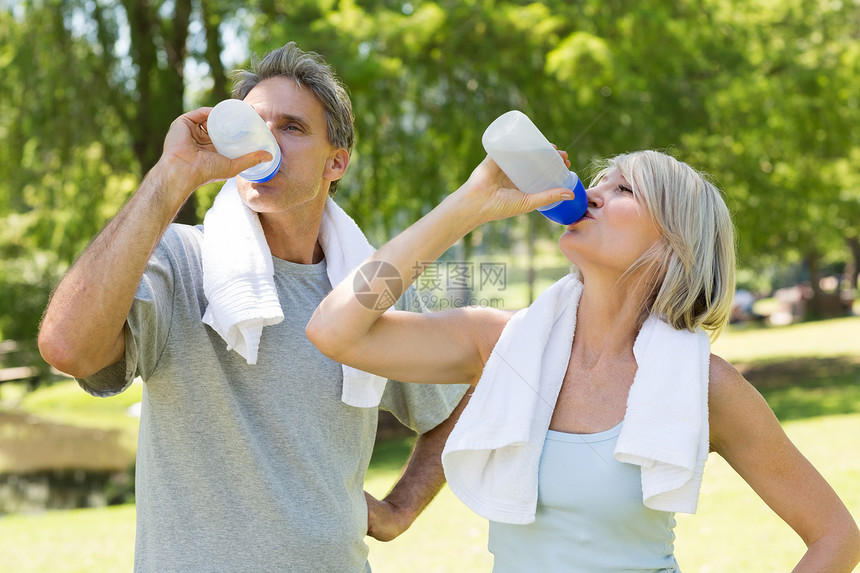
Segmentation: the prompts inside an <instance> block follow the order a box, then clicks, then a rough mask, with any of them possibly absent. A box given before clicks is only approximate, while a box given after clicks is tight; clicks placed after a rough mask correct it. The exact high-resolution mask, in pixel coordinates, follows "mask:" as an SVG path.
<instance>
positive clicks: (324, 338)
mask: <svg viewBox="0 0 860 573" xmlns="http://www.w3.org/2000/svg"><path fill="white" fill-rule="evenodd" d="M305 335H306V336H307V337H308V340H310V341H311V343H312V344H313V345H314V346H316V347H317V350H319V351H320V352H322V353H323V354H324V355H326V356H328V357H329V358H331V359H332V360H336V361H338V362H340V361H341V359H342V358H343V354H344V352H345V351H346V349H347V346H348V345H347V344H344V342H345V341H344V339H343V337H342V336H338V333H337V332H336V328H334V325H332V324H330V321H329V320H327V319H326V318H325V317H323V316H321V313H320V311H319V310H317V311H315V312H314V314H313V316H311V319H310V321H308V324H307V326H305Z"/></svg>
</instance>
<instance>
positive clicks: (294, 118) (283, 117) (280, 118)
mask: <svg viewBox="0 0 860 573" xmlns="http://www.w3.org/2000/svg"><path fill="white" fill-rule="evenodd" d="M275 119H276V121H277V122H278V123H279V124H284V123H298V124H299V125H300V126H302V128H304V129H309V128H310V122H308V120H307V119H305V118H304V117H302V116H300V115H292V114H290V113H279V114H277V115H276V116H275Z"/></svg>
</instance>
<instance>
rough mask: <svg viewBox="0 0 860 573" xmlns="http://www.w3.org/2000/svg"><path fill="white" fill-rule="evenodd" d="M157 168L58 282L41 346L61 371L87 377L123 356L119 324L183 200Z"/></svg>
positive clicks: (44, 321)
mask: <svg viewBox="0 0 860 573" xmlns="http://www.w3.org/2000/svg"><path fill="white" fill-rule="evenodd" d="M168 184H169V181H168V180H167V178H166V176H165V174H164V171H163V170H160V169H159V167H158V166H156V167H155V168H154V169H153V170H152V171H150V173H149V174H147V176H146V178H145V179H144V181H143V182H142V183H141V185H140V187H139V188H138V190H137V192H136V193H135V194H134V195H133V196H132V198H131V199H130V200H129V202H128V203H127V204H126V205H125V207H123V209H122V210H121V211H120V213H119V214H118V215H117V216H116V217H115V218H114V219H113V220H112V221H111V222H110V223H108V225H107V226H106V227H105V228H104V229H103V230H102V232H101V233H100V234H99V235H98V236H97V237H96V238H95V239H94V240H93V242H92V243H91V244H90V246H89V247H87V249H86V251H84V253H83V254H82V255H81V256H80V258H79V259H78V260H77V262H75V264H74V265H73V267H72V268H71V269H70V270H69V272H68V274H67V275H66V276H65V277H64V278H63V280H62V281H61V282H60V285H59V286H58V287H57V290H56V291H55V292H54V294H53V296H52V298H51V302H50V304H49V305H48V308H47V310H46V312H45V317H44V320H43V322H42V326H41V330H40V333H39V347H40V349H41V351H42V354H43V356H44V357H45V359H46V360H47V361H48V362H49V363H51V364H53V365H54V366H56V367H57V368H59V369H60V370H62V371H64V372H67V373H69V374H73V375H75V376H78V377H86V376H89V375H91V374H94V373H95V372H98V371H99V370H101V369H102V368H104V367H105V366H108V365H110V364H113V363H114V362H116V361H117V360H119V359H120V358H121V357H122V351H123V348H124V346H123V340H124V337H123V326H124V324H125V320H126V317H127V316H128V312H129V310H130V308H131V304H132V301H133V299H134V294H135V292H136V290H137V286H138V283H139V282H140V278H141V276H142V275H143V271H144V270H145V268H146V264H147V261H148V260H149V257H150V255H151V254H152V251H153V250H154V248H155V245H157V244H158V241H159V239H160V238H161V236H162V234H163V233H164V230H165V229H166V228H167V226H168V225H169V224H170V222H171V220H172V219H173V217H174V216H175V214H176V212H177V211H178V209H179V207H181V205H182V202H181V201H179V200H177V199H175V198H174V199H172V200H171V199H168V198H167V197H170V195H169V194H168V193H165V192H164V187H165V186H166V185H168Z"/></svg>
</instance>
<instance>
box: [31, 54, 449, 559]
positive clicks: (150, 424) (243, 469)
mask: <svg viewBox="0 0 860 573" xmlns="http://www.w3.org/2000/svg"><path fill="white" fill-rule="evenodd" d="M255 68H256V69H255V70H253V71H250V72H249V71H246V72H240V73H239V74H238V75H237V82H236V86H235V88H234V97H237V98H239V99H244V100H245V101H246V102H248V103H250V104H251V105H252V106H253V107H254V108H255V110H256V111H257V113H259V114H260V116H261V117H262V118H263V119H264V120H265V122H266V123H267V125H268V126H269V128H270V129H271V130H272V131H273V133H274V134H275V138H276V140H277V141H278V144H279V146H280V148H281V152H282V163H281V168H280V170H279V172H278V173H277V175H276V176H275V177H274V178H273V179H271V180H270V181H267V182H265V183H251V182H249V181H246V180H244V179H242V178H241V177H237V178H236V186H237V188H238V193H239V195H240V197H241V200H242V202H243V203H244V204H245V205H246V206H247V207H248V208H250V209H251V211H253V212H255V213H256V214H257V216H258V218H259V222H260V225H261V226H262V231H263V233H264V236H265V243H266V244H267V245H268V248H269V250H270V251H271V255H272V257H271V259H272V263H273V266H274V282H275V284H276V285H277V291H278V298H279V300H280V305H281V308H282V309H283V315H284V320H283V321H282V322H280V323H278V324H274V325H270V326H266V327H265V329H264V331H263V334H262V339H261V342H260V348H259V359H258V360H257V361H256V362H257V363H256V364H254V365H251V364H249V363H248V362H247V361H246V360H245V359H244V358H243V357H242V356H239V355H238V354H237V353H236V352H235V351H233V350H229V349H228V348H227V347H226V345H225V343H224V340H222V339H221V338H220V337H219V335H218V334H217V333H216V332H215V331H214V330H213V329H212V328H210V327H209V326H207V325H206V324H204V323H203V316H204V313H205V312H206V309H207V305H208V303H209V302H211V301H207V298H206V296H205V294H204V286H203V285H204V279H203V276H204V273H203V264H202V260H203V254H202V253H203V251H204V246H203V245H204V238H205V234H204V232H203V228H202V227H188V226H183V225H170V222H171V220H172V219H173V217H174V216H175V214H176V213H177V211H178V210H179V208H180V207H181V205H182V204H183V202H184V201H185V200H186V199H187V198H188V196H189V195H190V194H191V193H192V192H193V191H194V190H195V189H196V188H198V187H199V186H201V185H203V184H205V183H208V182H211V181H217V180H222V179H225V178H229V177H233V176H235V175H236V174H237V173H240V172H241V171H243V170H244V169H247V168H249V167H251V166H252V165H255V164H257V163H260V162H261V161H267V160H269V159H270V156H269V154H268V153H267V152H255V153H251V154H248V155H246V156H243V157H240V158H237V159H232V160H231V159H227V158H226V157H223V156H221V155H219V154H217V153H216V152H215V149H214V147H213V146H212V144H211V141H210V139H209V137H208V135H207V133H206V129H205V126H206V121H207V117H208V114H209V109H208V108H201V109H197V110H195V111H192V112H189V113H186V114H184V115H183V116H181V117H179V118H178V119H177V120H175V121H174V122H173V124H172V125H171V128H170V130H169V132H168V134H167V136H166V139H165V143H164V152H163V155H162V156H161V158H160V159H159V161H158V163H157V164H156V165H155V167H154V168H153V169H152V170H151V171H150V172H149V173H148V174H147V175H146V177H145V178H144V180H143V182H142V183H141V185H140V187H139V188H138V190H137V192H136V193H135V194H134V195H133V196H132V198H131V199H130V200H129V202H128V204H127V205H126V206H125V207H124V208H123V209H122V210H121V211H120V213H119V214H118V215H117V216H116V218H115V219H114V220H113V221H111V222H110V223H109V224H108V225H107V226H106V228H105V229H104V230H103V231H102V233H101V234H100V235H99V236H98V237H96V239H95V240H94V241H93V243H92V244H91V245H90V247H88V249H87V250H86V251H85V252H84V253H83V255H82V256H81V257H80V259H79V260H78V261H77V262H76V264H75V265H74V266H73V267H72V269H71V270H70V271H69V273H68V274H67V276H66V277H65V278H64V279H63V280H62V282H61V283H60V285H59V287H58V288H57V290H56V292H55V293H54V296H53V298H52V300H51V303H50V304H49V305H48V309H47V311H46V314H45V317H44V320H43V324H42V328H41V332H40V336H39V347H40V349H41V352H42V354H43V356H44V357H45V359H46V360H47V361H48V362H49V363H51V364H53V365H54V366H56V367H57V368H58V369H60V370H62V371H64V372H68V373H69V374H72V375H74V376H75V377H77V378H78V380H79V383H80V385H81V386H82V387H83V388H84V389H85V390H87V391H89V392H91V393H93V394H96V395H112V394H115V393H117V392H120V391H122V390H124V389H125V388H127V387H128V385H129V384H130V383H131V382H132V380H133V379H134V378H135V377H136V376H140V377H142V379H143V380H144V382H145V385H144V393H143V411H142V416H141V424H140V441H139V447H138V462H137V479H136V482H135V483H136V486H137V492H136V494H137V506H138V507H137V514H138V518H137V519H138V524H137V525H138V527H137V539H136V547H135V569H136V570H137V571H159V572H163V571H337V572H348V571H364V570H365V569H369V566H368V564H367V546H366V545H365V544H364V542H363V537H364V535H365V533H369V534H370V535H373V536H374V537H377V538H379V539H383V540H388V539H392V538H394V537H396V536H397V535H398V534H399V533H401V532H402V531H404V530H405V529H406V528H407V527H408V526H409V525H410V524H411V522H412V521H413V520H414V519H415V517H417V515H418V513H419V512H420V511H421V510H422V509H423V507H424V506H426V504H427V503H429V501H430V499H432V497H433V495H435V493H436V492H437V491H438V490H439V488H440V487H441V485H442V483H443V482H444V477H443V475H442V470H441V464H440V460H439V458H440V453H441V450H442V447H443V446H444V441H445V439H446V438H447V435H448V433H449V432H450V430H451V427H452V426H453V423H454V421H455V420H456V417H457V416H458V415H459V411H460V409H461V408H462V405H459V406H458V403H459V402H460V400H461V398H462V396H463V394H464V392H465V388H464V387H461V386H458V387H453V388H451V389H448V388H445V387H435V386H434V387H420V388H419V389H418V390H412V389H411V388H408V387H406V386H407V385H402V384H399V383H396V382H388V384H387V386H386V390H385V395H384V396H383V398H382V405H381V407H385V408H388V409H391V410H392V411H393V412H394V413H395V414H396V415H397V416H398V417H399V418H400V419H401V420H402V421H405V422H406V423H407V424H408V425H410V426H411V427H412V428H413V429H415V430H416V431H418V432H419V433H421V435H420V436H419V438H418V440H417V442H416V447H415V449H414V451H413V455H412V457H411V459H410V462H409V464H408V466H407V468H406V470H405V472H404V475H403V477H402V478H401V480H400V481H399V482H398V483H397V484H396V485H395V487H394V489H393V490H392V491H391V493H389V495H388V496H386V498H385V499H384V500H382V501H379V500H376V499H374V498H372V497H371V496H369V495H367V496H366V494H364V492H363V482H364V475H365V472H366V470H367V466H368V462H369V458H370V453H371V451H372V448H373V442H374V436H375V428H376V416H377V409H376V408H375V407H370V408H355V407H351V406H348V405H346V404H345V403H344V402H343V401H342V400H341V386H342V381H343V370H342V367H341V366H340V365H338V364H336V363H334V362H332V361H330V360H328V359H327V358H325V357H324V356H323V355H322V354H320V353H319V352H318V351H316V349H315V348H314V347H313V346H312V345H311V344H310V342H309V341H308V340H307V338H306V336H305V333H304V329H305V325H306V323H307V321H308V319H309V318H310V315H311V313H312V312H313V310H314V308H316V305H317V304H318V303H319V301H320V300H322V298H323V297H324V296H325V294H326V293H327V292H328V291H329V290H331V284H330V281H329V278H328V276H327V268H326V258H327V257H326V256H325V253H324V250H323V247H322V246H321V244H320V241H319V240H318V239H319V234H320V229H321V221H322V220H323V212H324V211H325V209H326V201H327V198H328V194H329V191H330V190H332V189H333V188H334V187H335V185H336V182H337V180H338V179H340V178H341V176H343V174H344V172H345V171H346V169H347V166H348V164H349V153H350V151H351V148H352V144H353V140H354V136H353V116H352V109H351V104H350V102H349V98H348V96H347V95H346V92H345V90H344V89H343V87H342V86H341V84H340V83H339V80H338V79H337V78H336V76H335V75H334V73H333V72H332V71H331V69H330V68H329V67H328V66H327V65H326V64H325V63H324V62H323V61H322V59H321V58H320V57H319V56H318V55H316V54H313V53H305V52H303V51H301V50H300V49H298V48H297V47H296V46H295V44H293V43H290V44H287V45H286V46H284V47H282V48H280V49H278V50H275V51H273V52H271V53H270V54H268V55H267V56H266V57H265V58H264V59H263V60H262V61H261V62H259V63H255ZM267 256H268V254H267ZM464 400H465V399H464ZM452 411H454V414H453V415H452ZM449 415H450V416H449Z"/></svg>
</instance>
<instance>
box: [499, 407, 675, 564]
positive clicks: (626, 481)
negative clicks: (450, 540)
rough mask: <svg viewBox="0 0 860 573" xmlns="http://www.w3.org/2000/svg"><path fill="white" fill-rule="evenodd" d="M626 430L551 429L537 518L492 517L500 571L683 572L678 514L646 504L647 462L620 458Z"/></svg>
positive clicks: (544, 457)
mask: <svg viewBox="0 0 860 573" xmlns="http://www.w3.org/2000/svg"><path fill="white" fill-rule="evenodd" d="M620 433H621V424H619V425H618V426H616V427H614V428H612V429H611V430H607V431H605V432H599V433H596V434H567V433H563V432H556V431H553V430H549V432H548V433H547V437H546V441H545V443H544V447H543V453H542V454H541V460H540V474H539V485H538V505H537V515H536V518H535V522H534V523H531V524H528V525H510V524H506V523H497V522H493V521H491V522H490V537H489V548H490V551H491V552H492V553H493V555H494V557H495V565H494V567H493V572H494V573H526V572H533V571H542V572H543V571H552V572H559V571H563V572H566V573H576V572H582V573H599V572H610V571H611V572H613V573H619V572H626V571H652V572H655V571H680V569H679V568H678V564H677V562H676V561H675V557H674V542H675V533H674V531H673V530H674V527H675V514H674V513H670V512H665V511H656V510H653V509H649V508H647V507H645V505H644V504H643V503H642V485H641V472H640V470H639V466H635V465H631V464H625V463H621V462H619V461H616V459H615V458H614V457H613V455H612V452H613V451H614V450H615V443H616V442H617V441H618V435H619V434H620Z"/></svg>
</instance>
